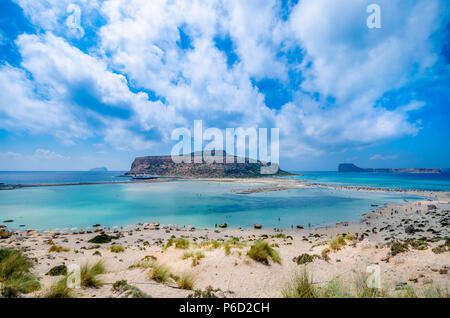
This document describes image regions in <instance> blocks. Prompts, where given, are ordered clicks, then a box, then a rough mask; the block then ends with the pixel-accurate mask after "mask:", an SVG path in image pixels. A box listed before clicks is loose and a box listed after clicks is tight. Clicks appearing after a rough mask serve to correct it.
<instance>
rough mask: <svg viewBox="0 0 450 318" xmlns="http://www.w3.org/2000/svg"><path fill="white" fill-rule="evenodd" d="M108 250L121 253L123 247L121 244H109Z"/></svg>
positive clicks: (123, 249) (123, 250)
mask: <svg viewBox="0 0 450 318" xmlns="http://www.w3.org/2000/svg"><path fill="white" fill-rule="evenodd" d="M109 250H110V251H111V253H123V252H125V247H123V246H121V245H111V247H110V248H109Z"/></svg>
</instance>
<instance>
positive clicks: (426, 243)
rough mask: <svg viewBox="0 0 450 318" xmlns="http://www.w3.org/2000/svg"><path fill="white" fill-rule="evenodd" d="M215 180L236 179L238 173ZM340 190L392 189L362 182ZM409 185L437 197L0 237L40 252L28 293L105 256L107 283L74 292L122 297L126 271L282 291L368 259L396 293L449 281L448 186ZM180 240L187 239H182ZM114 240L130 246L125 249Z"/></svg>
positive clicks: (153, 288)
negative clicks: (320, 218) (347, 212)
mask: <svg viewBox="0 0 450 318" xmlns="http://www.w3.org/2000/svg"><path fill="white" fill-rule="evenodd" d="M208 181H212V180H211V179H208ZM216 181H217V182H219V181H220V182H236V179H234V180H233V179H231V180H223V179H219V180H216ZM238 181H239V182H245V183H248V184H249V190H248V191H247V192H248V193H253V192H261V191H281V190H285V189H289V188H294V187H296V188H297V187H310V186H316V185H308V184H305V183H303V182H298V181H293V180H283V179H257V180H253V179H249V180H238ZM341 190H342V191H357V190H364V191H371V190H372V191H387V190H383V189H368V188H361V189H358V188H355V187H345V188H342V189H341ZM405 193H409V194H418V195H421V196H425V197H429V198H434V200H433V201H431V199H429V200H422V201H415V202H404V204H397V205H386V206H383V207H377V209H376V210H375V211H373V212H372V213H369V214H365V215H364V216H363V221H362V222H361V223H348V222H345V220H342V221H343V222H341V223H339V224H336V225H335V226H332V227H327V228H315V229H267V228H263V229H260V230H256V229H226V228H225V229H220V228H215V229H214V228H213V229H195V228H184V227H182V228H175V227H173V226H168V225H164V224H161V225H158V224H154V223H151V222H150V221H151V220H143V222H146V223H141V224H138V225H135V226H133V227H132V228H130V229H126V230H123V229H114V230H113V229H108V228H101V226H99V227H96V229H95V232H94V231H92V232H91V233H87V232H86V231H83V232H82V234H81V233H79V232H76V233H55V232H50V231H47V232H35V231H33V230H28V231H24V232H14V233H13V234H12V235H11V237H9V238H6V239H2V240H0V249H2V248H15V249H20V250H21V251H22V252H24V253H25V254H26V255H27V256H28V257H29V258H31V259H34V260H35V266H34V268H33V269H32V271H33V273H35V274H36V275H37V276H38V277H39V279H40V282H41V286H42V287H41V289H40V290H39V291H36V292H34V293H31V294H28V295H27V296H28V297H44V296H45V295H46V293H48V290H49V288H50V287H51V286H52V284H53V283H55V282H56V281H57V280H59V279H61V276H50V275H46V273H48V272H49V270H51V269H52V268H54V267H55V266H60V265H66V266H68V265H70V264H77V265H80V266H81V265H83V264H94V263H96V262H98V261H102V262H103V263H104V267H105V273H104V274H101V275H99V278H100V279H101V281H102V282H103V284H102V286H101V287H99V288H77V289H74V290H73V296H74V297H123V296H124V294H123V293H121V292H120V291H117V290H114V289H113V288H112V286H113V284H114V283H115V282H117V281H121V280H126V281H127V284H129V285H132V286H135V287H137V288H138V289H139V290H141V291H142V292H144V293H145V294H147V295H149V296H151V297H188V296H191V297H192V296H195V290H201V291H205V290H207V289H208V288H210V287H212V290H214V292H213V293H214V295H215V296H217V297H282V296H283V290H285V288H286V286H287V285H288V284H289V282H290V280H291V278H292V277H293V275H295V273H298V272H300V271H302V270H303V268H306V269H307V271H308V273H309V274H310V275H311V276H312V279H313V281H314V284H317V286H323V285H326V284H327V283H329V282H330V281H332V280H333V279H334V280H337V279H339V280H342V281H343V282H344V283H346V284H347V283H348V284H353V282H355V281H356V280H357V279H358V277H361V275H364V273H365V272H366V268H367V266H369V265H370V264H377V265H378V266H379V268H380V272H381V283H382V287H383V289H384V290H386V291H388V292H389V295H391V296H395V295H397V294H400V293H402V291H404V290H405V289H407V288H409V287H411V288H414V289H417V290H422V289H425V288H429V287H431V286H432V287H433V288H436V287H438V288H440V289H442V290H448V289H449V287H450V286H449V284H450V276H449V274H448V269H449V267H450V252H449V250H450V248H449V246H448V244H449V242H448V238H449V237H450V227H449V218H450V212H449V210H450V193H449V192H427V191H405ZM149 222H150V223H149ZM101 234H106V235H107V236H109V237H112V238H113V239H112V240H110V242H108V243H104V244H96V243H89V242H88V241H89V240H90V239H92V238H94V237H95V236H97V235H101ZM343 234H344V236H345V237H347V239H346V240H345V242H346V243H345V245H342V246H340V247H339V248H338V249H336V250H334V249H333V248H330V247H331V246H330V243H331V242H332V240H333V239H335V238H336V237H337V236H339V235H341V236H342V235H343ZM446 238H447V241H446V240H445V239H446ZM257 240H262V241H265V242H267V243H268V244H269V245H271V246H272V248H273V249H274V250H276V251H277V252H278V254H279V256H280V262H279V263H277V262H274V261H273V260H269V262H268V264H264V262H258V261H255V260H254V259H252V258H251V257H249V256H248V255H247V253H248V251H249V250H250V249H251V248H252V245H253V244H254V243H255V241H257ZM177 242H181V243H183V244H181V243H180V244H179V245H180V246H178V243H177ZM186 242H188V243H186ZM227 242H228V243H227ZM393 242H409V243H408V244H409V245H408V246H407V248H406V250H404V251H401V252H399V253H396V252H393V249H392V243H393ZM53 246H57V247H61V248H60V251H58V248H53V249H52V247H53ZM111 246H120V247H123V249H122V248H120V249H119V252H117V250H114V248H113V249H111ZM324 249H329V252H326V251H325V252H324ZM52 250H53V251H52ZM113 250H114V251H115V252H114V251H113ZM303 254H308V255H309V256H312V259H311V260H308V261H307V262H304V264H298V263H299V262H297V259H296V258H297V257H299V256H301V255H303ZM392 254H395V255H392ZM197 256H198V257H197ZM300 263H303V262H300ZM143 264H145V265H143ZM152 264H153V265H152ZM154 264H158V265H162V266H164V267H165V268H167V270H168V271H169V272H170V273H171V274H172V275H171V277H172V278H170V279H168V280H167V281H165V282H159V281H158V280H157V279H156V280H155V279H152V275H151V273H152V271H154V268H153V267H152V266H154ZM183 275H189V276H190V277H192V280H193V286H191V288H192V289H193V290H186V289H183V288H180V285H179V284H178V283H177V277H180V276H183ZM198 295H199V292H197V296H198Z"/></svg>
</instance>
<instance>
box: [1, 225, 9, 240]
mask: <svg viewBox="0 0 450 318" xmlns="http://www.w3.org/2000/svg"><path fill="white" fill-rule="evenodd" d="M10 236H11V232H9V231H8V229H7V228H6V226H2V227H0V239H7V238H9V237H10Z"/></svg>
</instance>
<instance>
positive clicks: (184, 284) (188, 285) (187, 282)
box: [177, 272, 196, 290]
mask: <svg viewBox="0 0 450 318" xmlns="http://www.w3.org/2000/svg"><path fill="white" fill-rule="evenodd" d="M195 280H196V278H195V276H194V275H192V274H190V273H186V272H185V273H183V274H181V276H180V277H179V278H178V280H177V286H178V288H181V289H186V290H193V289H194V285H195Z"/></svg>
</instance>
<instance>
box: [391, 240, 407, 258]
mask: <svg viewBox="0 0 450 318" xmlns="http://www.w3.org/2000/svg"><path fill="white" fill-rule="evenodd" d="M407 251H409V248H408V243H402V242H399V241H396V242H393V243H392V244H391V254H392V256H395V255H397V254H400V253H404V252H407Z"/></svg>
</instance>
